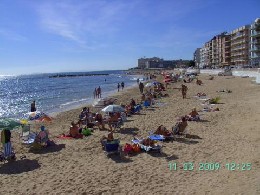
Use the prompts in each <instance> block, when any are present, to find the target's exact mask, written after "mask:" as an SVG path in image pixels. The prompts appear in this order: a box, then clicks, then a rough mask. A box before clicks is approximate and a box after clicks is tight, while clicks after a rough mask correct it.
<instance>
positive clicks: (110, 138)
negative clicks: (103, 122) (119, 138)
mask: <svg viewBox="0 0 260 195" xmlns="http://www.w3.org/2000/svg"><path fill="white" fill-rule="evenodd" d="M113 140H114V135H113V131H110V132H109V133H108V134H107V136H105V135H104V136H103V137H102V138H101V139H100V143H101V145H102V146H104V144H105V143H104V142H111V141H113Z"/></svg>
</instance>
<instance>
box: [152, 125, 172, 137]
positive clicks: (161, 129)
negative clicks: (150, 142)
mask: <svg viewBox="0 0 260 195" xmlns="http://www.w3.org/2000/svg"><path fill="white" fill-rule="evenodd" d="M154 134H156V135H163V136H170V134H171V133H170V132H169V131H168V130H167V129H166V127H164V126H163V125H160V126H159V127H158V128H157V130H156V131H155V132H154Z"/></svg>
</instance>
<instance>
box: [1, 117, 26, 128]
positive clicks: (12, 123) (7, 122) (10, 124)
mask: <svg viewBox="0 0 260 195" xmlns="http://www.w3.org/2000/svg"><path fill="white" fill-rule="evenodd" d="M20 126H21V123H20V122H19V121H17V120H15V119H10V118H5V119H0V130H3V129H8V130H13V129H15V128H18V127H20Z"/></svg>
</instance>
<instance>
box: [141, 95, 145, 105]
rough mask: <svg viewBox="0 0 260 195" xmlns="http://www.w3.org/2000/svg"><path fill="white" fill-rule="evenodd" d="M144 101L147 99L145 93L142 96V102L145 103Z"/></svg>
mask: <svg viewBox="0 0 260 195" xmlns="http://www.w3.org/2000/svg"><path fill="white" fill-rule="evenodd" d="M144 101H145V95H144V94H142V96H141V103H143V102H144Z"/></svg>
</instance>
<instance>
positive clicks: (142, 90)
mask: <svg viewBox="0 0 260 195" xmlns="http://www.w3.org/2000/svg"><path fill="white" fill-rule="evenodd" d="M139 90H140V93H141V94H143V92H144V84H143V83H142V82H140V83H139Z"/></svg>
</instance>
